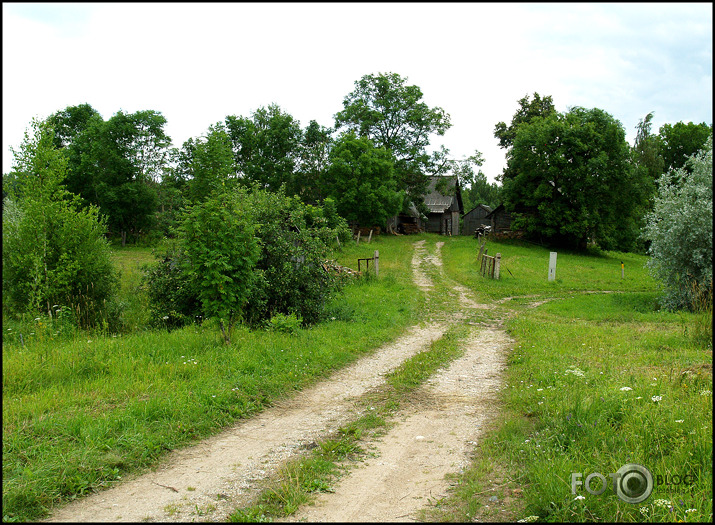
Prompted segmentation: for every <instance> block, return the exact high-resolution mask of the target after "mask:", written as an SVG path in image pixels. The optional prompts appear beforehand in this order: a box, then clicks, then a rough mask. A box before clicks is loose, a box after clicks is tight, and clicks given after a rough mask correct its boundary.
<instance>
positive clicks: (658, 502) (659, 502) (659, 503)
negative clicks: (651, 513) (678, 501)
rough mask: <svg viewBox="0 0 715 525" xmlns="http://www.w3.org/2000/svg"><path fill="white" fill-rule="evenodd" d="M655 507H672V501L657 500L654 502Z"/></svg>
mask: <svg viewBox="0 0 715 525" xmlns="http://www.w3.org/2000/svg"><path fill="white" fill-rule="evenodd" d="M653 505H655V506H657V507H670V501H668V500H667V499H657V500H655V501H654V502H653Z"/></svg>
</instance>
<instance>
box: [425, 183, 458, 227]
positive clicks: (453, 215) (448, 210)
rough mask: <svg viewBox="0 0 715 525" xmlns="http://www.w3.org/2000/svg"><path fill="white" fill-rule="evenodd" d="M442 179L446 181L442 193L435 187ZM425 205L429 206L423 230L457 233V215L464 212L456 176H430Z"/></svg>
mask: <svg viewBox="0 0 715 525" xmlns="http://www.w3.org/2000/svg"><path fill="white" fill-rule="evenodd" d="M442 180H444V181H445V182H446V183H447V184H446V190H445V191H444V193H445V194H444V195H443V194H442V193H440V192H439V191H438V189H437V184H438V183H439V182H440V181H442ZM425 205H426V206H427V208H429V215H428V216H427V223H426V224H425V231H427V232H432V233H441V234H442V235H459V217H460V216H461V215H462V214H463V213H464V204H462V192H461V190H460V188H459V182H458V180H457V177H430V183H429V186H428V187H427V195H425Z"/></svg>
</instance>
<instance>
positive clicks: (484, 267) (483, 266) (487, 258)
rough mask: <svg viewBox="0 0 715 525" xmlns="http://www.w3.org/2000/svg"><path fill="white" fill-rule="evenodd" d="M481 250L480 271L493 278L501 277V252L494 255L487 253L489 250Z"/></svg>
mask: <svg viewBox="0 0 715 525" xmlns="http://www.w3.org/2000/svg"><path fill="white" fill-rule="evenodd" d="M481 251H482V250H481V249H480V250H479V252H480V260H481V262H480V266H479V273H481V274H482V275H483V276H484V277H491V278H492V279H499V270H500V266H501V253H497V254H496V255H495V256H494V257H492V256H491V255H487V250H484V253H481Z"/></svg>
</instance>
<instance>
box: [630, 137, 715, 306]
mask: <svg viewBox="0 0 715 525" xmlns="http://www.w3.org/2000/svg"><path fill="white" fill-rule="evenodd" d="M688 171H689V172H690V174H688ZM643 236H644V237H645V238H646V239H647V240H649V241H650V247H649V249H648V255H649V256H650V258H649V259H648V262H647V265H648V267H649V268H650V272H651V274H652V275H653V276H654V277H655V278H656V279H658V280H660V281H661V284H662V290H663V297H662V302H663V305H664V306H665V307H666V308H668V309H680V308H688V309H691V310H697V309H698V308H700V307H708V306H709V307H712V282H713V281H712V278H713V275H712V272H713V260H712V258H713V157H712V136H710V137H708V138H707V139H706V141H705V146H704V147H703V149H702V150H701V151H700V152H698V153H696V154H694V155H691V156H690V157H689V158H688V160H687V161H686V163H685V165H684V166H683V167H681V168H677V169H672V170H669V171H668V173H665V174H663V176H662V177H661V178H660V180H659V181H658V195H657V196H656V199H655V207H654V209H653V211H652V212H651V213H649V214H648V216H647V218H646V226H645V228H644V230H643Z"/></svg>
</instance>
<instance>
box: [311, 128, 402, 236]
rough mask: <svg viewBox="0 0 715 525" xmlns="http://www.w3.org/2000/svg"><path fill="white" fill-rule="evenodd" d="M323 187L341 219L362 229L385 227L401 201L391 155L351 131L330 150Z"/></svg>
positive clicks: (396, 211) (397, 210) (400, 192)
mask: <svg viewBox="0 0 715 525" xmlns="http://www.w3.org/2000/svg"><path fill="white" fill-rule="evenodd" d="M322 188H323V192H324V195H326V196H328V197H331V198H332V199H333V200H334V201H335V203H336V206H337V210H338V213H339V214H340V215H341V216H342V217H344V218H345V219H347V220H348V222H350V223H357V224H360V225H362V226H381V227H384V226H385V224H386V223H387V220H388V219H389V218H390V217H392V216H394V215H396V214H397V213H398V212H399V211H400V209H401V208H402V203H403V200H404V192H403V191H401V190H399V189H398V183H397V178H396V174H395V170H394V162H393V158H392V155H391V154H390V152H389V151H388V150H387V149H385V148H383V147H376V146H374V145H373V143H372V141H371V140H369V139H368V138H365V137H357V136H356V135H355V133H354V132H347V133H344V134H343V135H341V136H340V137H339V138H338V139H337V141H336V143H335V145H334V146H333V148H332V149H331V151H330V164H329V166H328V167H327V169H326V172H325V178H324V182H323V184H322Z"/></svg>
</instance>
